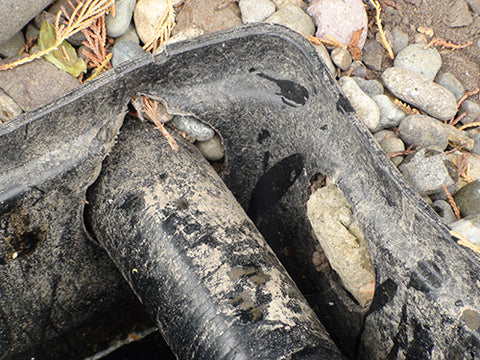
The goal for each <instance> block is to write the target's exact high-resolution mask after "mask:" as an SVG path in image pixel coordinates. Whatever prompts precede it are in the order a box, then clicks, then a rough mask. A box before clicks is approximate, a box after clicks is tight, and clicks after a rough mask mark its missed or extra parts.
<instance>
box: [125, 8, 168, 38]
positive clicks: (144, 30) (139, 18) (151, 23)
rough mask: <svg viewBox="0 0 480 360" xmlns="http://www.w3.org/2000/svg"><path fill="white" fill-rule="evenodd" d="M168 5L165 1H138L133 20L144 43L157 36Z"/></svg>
mask: <svg viewBox="0 0 480 360" xmlns="http://www.w3.org/2000/svg"><path fill="white" fill-rule="evenodd" d="M167 5H168V3H167V1H165V0H138V2H137V5H136V6H135V10H134V12H133V20H134V22H135V27H136V29H137V34H138V36H139V37H140V40H142V42H143V43H147V42H148V41H150V40H152V39H153V37H154V36H155V31H156V29H157V26H158V23H159V22H160V20H161V19H162V17H163V16H164V14H165V12H166V11H167V8H168V6H167Z"/></svg>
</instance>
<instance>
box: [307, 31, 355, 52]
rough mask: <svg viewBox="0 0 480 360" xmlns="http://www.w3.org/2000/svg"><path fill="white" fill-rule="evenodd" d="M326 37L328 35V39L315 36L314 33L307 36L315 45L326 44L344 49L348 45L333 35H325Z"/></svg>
mask: <svg viewBox="0 0 480 360" xmlns="http://www.w3.org/2000/svg"><path fill="white" fill-rule="evenodd" d="M325 37H327V38H328V39H323V38H322V39H320V38H318V37H316V36H313V35H310V36H307V40H308V41H310V42H311V43H312V44H314V45H320V44H322V45H326V46H332V47H339V48H342V49H346V48H347V46H345V45H343V44H342V43H341V42H340V41H338V40H336V39H334V38H333V37H332V36H330V35H328V34H327V35H325Z"/></svg>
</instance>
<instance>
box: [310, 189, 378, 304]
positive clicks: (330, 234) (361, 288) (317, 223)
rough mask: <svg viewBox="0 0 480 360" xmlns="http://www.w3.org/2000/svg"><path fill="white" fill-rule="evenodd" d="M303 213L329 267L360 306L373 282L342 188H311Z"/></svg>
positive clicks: (369, 296)
mask: <svg viewBox="0 0 480 360" xmlns="http://www.w3.org/2000/svg"><path fill="white" fill-rule="evenodd" d="M307 216H308V219H309V220H310V223H311V224H312V228H313V231H314V232H315V235H316V237H317V239H318V241H319V243H320V246H321V247H322V249H323V251H324V252H325V255H326V256H327V258H328V261H329V262H330V265H331V267H332V268H333V269H334V270H335V271H336V272H337V274H338V275H339V276H340V278H341V279H342V283H343V285H344V286H345V288H346V289H347V290H348V291H349V292H350V293H351V294H352V295H353V296H354V298H355V299H356V300H357V301H358V303H359V304H360V305H362V306H364V307H366V306H368V305H369V304H370V302H371V300H372V297H373V285H374V281H375V276H374V272H373V266H372V263H371V260H370V252H369V250H368V246H367V242H366V240H365V237H364V235H363V232H362V230H361V229H360V225H359V223H358V221H357V219H356V217H355V215H354V214H353V213H352V210H351V207H350V204H349V203H348V202H347V199H346V198H345V196H344V195H343V193H342V191H341V190H340V189H339V188H338V187H337V186H336V185H327V186H325V187H323V188H320V189H318V190H317V191H315V192H314V193H313V194H312V195H311V196H310V198H309V200H308V202H307ZM369 289H371V291H369Z"/></svg>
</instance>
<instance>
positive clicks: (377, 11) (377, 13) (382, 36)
mask: <svg viewBox="0 0 480 360" xmlns="http://www.w3.org/2000/svg"><path fill="white" fill-rule="evenodd" d="M371 2H372V4H373V6H374V7H375V20H376V22H377V28H378V32H379V34H380V40H381V42H382V45H383V47H384V48H385V50H387V52H388V56H390V58H391V59H394V58H395V55H394V54H393V50H392V47H391V46H390V44H389V43H388V40H387V37H386V36H385V31H383V26H382V19H380V13H381V11H382V7H381V6H380V3H379V2H378V0H371Z"/></svg>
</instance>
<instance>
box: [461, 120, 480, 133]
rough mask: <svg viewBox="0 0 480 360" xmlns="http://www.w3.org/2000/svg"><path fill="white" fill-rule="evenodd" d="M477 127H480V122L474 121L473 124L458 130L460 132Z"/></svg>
mask: <svg viewBox="0 0 480 360" xmlns="http://www.w3.org/2000/svg"><path fill="white" fill-rule="evenodd" d="M477 126H480V121H475V122H471V123H468V124H465V125H462V126H460V127H459V128H458V130H460V131H462V130H465V129H469V128H472V127H477Z"/></svg>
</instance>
